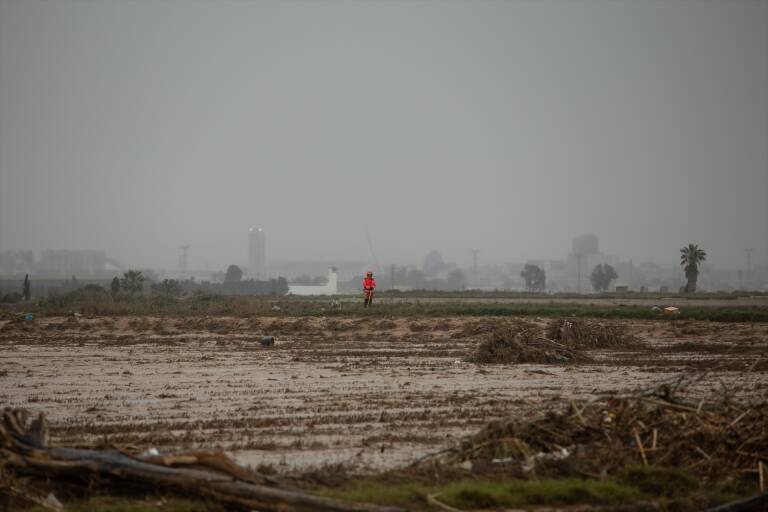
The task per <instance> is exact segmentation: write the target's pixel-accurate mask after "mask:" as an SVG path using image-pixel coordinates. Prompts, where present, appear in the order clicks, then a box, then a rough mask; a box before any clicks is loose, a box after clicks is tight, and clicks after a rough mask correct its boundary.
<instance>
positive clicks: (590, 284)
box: [0, 228, 768, 302]
mask: <svg viewBox="0 0 768 512" xmlns="http://www.w3.org/2000/svg"><path fill="white" fill-rule="evenodd" d="M189 249H190V246H189V245H185V246H182V247H181V250H182V252H181V255H180V257H179V266H178V269H177V270H174V271H170V272H167V271H162V270H154V269H129V268H126V267H124V266H123V265H122V264H120V263H119V262H118V261H116V260H114V259H111V258H109V257H107V255H106V252H105V251H102V250H76V251H70V250H47V251H42V252H41V253H39V255H35V253H34V252H33V251H3V252H0V301H6V302H9V301H11V302H12V301H15V300H20V299H21V298H23V294H24V291H25V290H27V292H28V291H29V288H27V287H29V286H31V288H33V291H32V293H34V294H35V295H36V296H45V295H57V294H65V293H69V292H72V291H74V290H78V289H82V288H85V287H90V288H91V289H101V290H104V291H110V293H126V294H137V293H155V294H163V295H183V294H187V293H194V292H204V293H211V294H225V295H273V296H280V295H286V294H291V295H335V294H339V293H357V292H359V291H360V280H361V278H362V276H363V275H364V273H365V272H366V271H367V270H373V271H374V272H375V274H376V277H377V280H378V283H379V289H380V290H383V291H386V290H399V291H403V292H407V291H413V290H432V291H462V290H479V291H528V292H538V293H545V292H546V293H587V292H599V293H604V292H609V291H615V292H629V291H636V292H659V293H673V292H678V291H679V292H688V293H692V292H695V291H697V290H699V291H702V290H707V291H725V292H731V291H736V290H754V291H768V265H755V266H753V265H752V264H751V252H750V251H748V252H747V265H746V268H744V269H737V270H725V269H716V268H715V267H713V266H711V265H709V264H708V263H707V262H706V253H705V252H704V250H703V249H701V248H699V247H698V246H695V245H693V244H691V245H688V246H685V247H683V248H682V249H681V250H680V258H681V260H680V263H681V266H674V267H661V266H659V265H657V264H655V263H652V262H642V263H639V264H635V263H633V261H632V260H629V261H625V260H621V259H620V258H618V257H615V256H609V255H605V254H603V253H602V252H601V251H600V245H599V240H598V238H597V236H595V235H589V234H588V235H581V236H577V237H575V238H574V239H573V240H572V243H571V252H570V253H569V254H568V255H567V257H565V258H564V259H561V260H533V261H528V262H525V263H508V264H506V265H480V264H478V259H479V258H478V251H473V256H474V258H473V265H472V266H471V267H470V268H460V267H459V266H458V265H456V264H455V263H450V262H446V261H445V260H444V259H443V257H442V256H441V255H440V253H439V252H438V251H436V250H433V251H430V252H429V253H428V254H427V255H426V256H425V258H424V260H423V262H422V264H421V265H398V264H390V265H378V264H376V263H372V262H370V261H363V260H357V261H320V260H318V261H313V260H284V261H280V260H276V261H272V262H268V261H267V241H266V234H265V232H264V230H263V229H262V228H251V229H250V230H249V232H248V254H247V266H238V265H236V264H231V265H229V266H228V267H227V268H226V269H222V270H220V271H212V272H211V271H205V272H203V271H191V270H189V268H188V257H189V254H188V253H189ZM681 267H682V268H681ZM681 270H682V272H681ZM25 279H27V283H28V284H26V285H25V284H24V283H25ZM29 279H31V285H30V284H29Z"/></svg>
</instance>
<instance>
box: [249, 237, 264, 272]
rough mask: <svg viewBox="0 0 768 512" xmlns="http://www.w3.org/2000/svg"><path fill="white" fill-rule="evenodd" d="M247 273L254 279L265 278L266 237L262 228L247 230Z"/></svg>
mask: <svg viewBox="0 0 768 512" xmlns="http://www.w3.org/2000/svg"><path fill="white" fill-rule="evenodd" d="M248 275H249V276H250V277H252V278H254V279H266V278H267V239H266V236H265V234H264V230H263V229H261V228H251V229H249V230H248Z"/></svg>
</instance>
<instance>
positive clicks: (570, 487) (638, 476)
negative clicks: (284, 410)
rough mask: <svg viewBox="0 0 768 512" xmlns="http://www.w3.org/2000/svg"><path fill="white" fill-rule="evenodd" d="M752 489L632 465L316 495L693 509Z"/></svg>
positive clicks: (474, 506)
mask: <svg viewBox="0 0 768 512" xmlns="http://www.w3.org/2000/svg"><path fill="white" fill-rule="evenodd" d="M753 487H754V486H753V485H751V486H750V487H749V488H748V489H744V488H739V487H738V486H736V485H735V484H731V485H730V486H724V485H718V484H710V485H706V486H702V485H701V482H699V481H698V480H697V479H696V478H695V477H693V476H692V475H689V474H688V473H686V472H684V471H681V470H677V469H665V468H644V467H629V468H626V469H625V470H623V471H622V472H620V473H619V474H617V475H614V476H612V477H609V478H606V479H604V480H597V479H589V478H575V477H570V478H543V479H537V480H518V479H500V478H493V479H490V478H489V479H473V480H459V481H454V482H450V483H445V484H433V483H424V482H417V481H413V480H410V479H407V477H402V479H401V480H397V479H395V480H392V479H389V480H388V481H381V480H378V481H376V480H358V481H353V482H349V483H347V484H345V485H343V486H341V487H337V488H323V489H318V490H316V491H315V493H316V494H318V495H321V496H325V497H329V498H335V499H340V500H344V501H354V502H366V503H375V504H379V505H390V506H398V507H402V508H405V509H409V510H432V509H435V508H436V507H434V506H432V505H430V504H429V503H428V500H427V496H429V495H433V496H435V497H436V498H437V499H438V500H439V501H441V502H442V503H444V504H446V505H450V506H452V507H454V508H458V509H461V510H478V509H486V510H487V509H504V508H530V507H566V506H572V505H594V506H605V507H613V506H616V507H621V506H626V505H633V504H642V503H646V504H647V503H651V502H653V503H655V506H657V507H658V508H659V510H667V511H675V512H688V511H691V512H692V511H698V510H702V509H703V508H709V507H714V506H717V505H722V504H724V503H730V502H733V501H737V500H740V499H744V498H745V497H747V496H749V495H750V494H751V493H752V492H754V489H753Z"/></svg>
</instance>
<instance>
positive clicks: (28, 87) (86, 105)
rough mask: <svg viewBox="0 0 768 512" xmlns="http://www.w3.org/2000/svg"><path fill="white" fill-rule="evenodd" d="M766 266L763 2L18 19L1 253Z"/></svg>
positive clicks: (325, 8)
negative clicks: (576, 250) (695, 246)
mask: <svg viewBox="0 0 768 512" xmlns="http://www.w3.org/2000/svg"><path fill="white" fill-rule="evenodd" d="M365 224H367V225H368V226H369V229H370V233H371V236H372V239H373V243H374V246H375V249H376V252H377V256H378V258H379V260H381V261H382V262H389V261H396V262H409V261H414V262H416V261H421V259H422V258H423V256H424V254H425V253H426V252H427V251H428V250H430V249H432V248H437V249H438V250H440V251H441V252H442V253H443V256H444V257H445V259H446V260H449V261H455V262H457V263H459V264H464V265H467V264H469V263H470V262H471V259H472V255H471V252H470V251H471V249H473V248H477V249H480V250H481V256H480V257H481V261H484V262H506V261H522V260H525V259H526V258H560V257H564V256H565V255H566V254H567V252H568V250H569V248H570V239H571V237H572V236H573V235H576V234H580V233H583V232H593V233H595V234H597V235H598V236H599V237H600V241H601V246H602V248H603V250H604V252H607V253H611V254H617V255H620V256H623V257H626V258H630V257H631V258H633V259H634V260H635V261H636V262H638V261H641V260H643V259H648V258H652V259H655V260H657V261H658V262H660V263H664V264H675V263H676V262H677V259H678V249H679V247H680V246H681V245H682V244H683V243H687V242H689V241H690V242H698V243H699V244H701V245H702V246H703V247H704V248H706V249H707V251H708V252H709V255H710V258H709V260H710V261H711V262H712V263H713V264H714V265H717V266H734V267H736V266H743V264H744V251H743V249H744V248H745V247H754V248H755V260H757V262H766V261H768V2H766V1H764V0H752V1H744V0H722V1H707V0H686V1H679V0H678V1H675V0H664V1H658V2H656V1H649V0H643V1H635V0H632V1H630V0H626V1H578V0H575V1H571V0H569V1H560V2H556V1H506V2H428V1H419V2H391V1H387V2H383V1H382V2H331V1H317V2H264V1H233V2H223V1H213V0H211V1H194V2H193V1H122V2H116V1H79V2H73V1H67V0H57V1H55V2H40V1H34V0H16V1H13V0H0V250H5V249H22V248H31V249H44V248H104V249H106V250H107V251H108V253H109V254H110V255H112V256H113V257H116V258H118V259H119V260H121V261H123V262H125V263H127V264H130V265H137V266H139V265H152V266H160V267H165V268H168V269H173V268H174V267H175V266H176V261H177V258H178V253H179V251H178V246H179V245H181V244H184V243H189V244H191V245H192V249H191V251H190V266H191V267H193V268H202V267H204V266H205V265H208V266H209V267H210V268H214V267H217V266H222V265H224V264H227V263H230V262H235V263H245V261H246V247H247V245H246V237H247V231H248V228H249V227H250V226H251V225H259V226H262V227H264V228H265V230H266V231H267V233H268V258H270V259H325V258H327V259H344V260H351V259H367V258H368V257H369V251H368V247H367V243H366V241H365V235H364V230H363V225H365Z"/></svg>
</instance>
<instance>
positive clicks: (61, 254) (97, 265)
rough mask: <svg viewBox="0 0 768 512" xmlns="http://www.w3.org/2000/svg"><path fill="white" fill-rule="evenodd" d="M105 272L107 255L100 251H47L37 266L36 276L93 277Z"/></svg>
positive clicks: (41, 256)
mask: <svg viewBox="0 0 768 512" xmlns="http://www.w3.org/2000/svg"><path fill="white" fill-rule="evenodd" d="M107 271H108V267H107V254H106V252H105V251H101V250H80V251H68V250H47V251H43V252H42V253H40V262H39V263H38V264H37V274H39V275H42V276H51V277H53V276H62V277H68V276H77V277H91V276H94V277H95V276H103V275H104V274H105V273H106V272H107Z"/></svg>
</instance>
